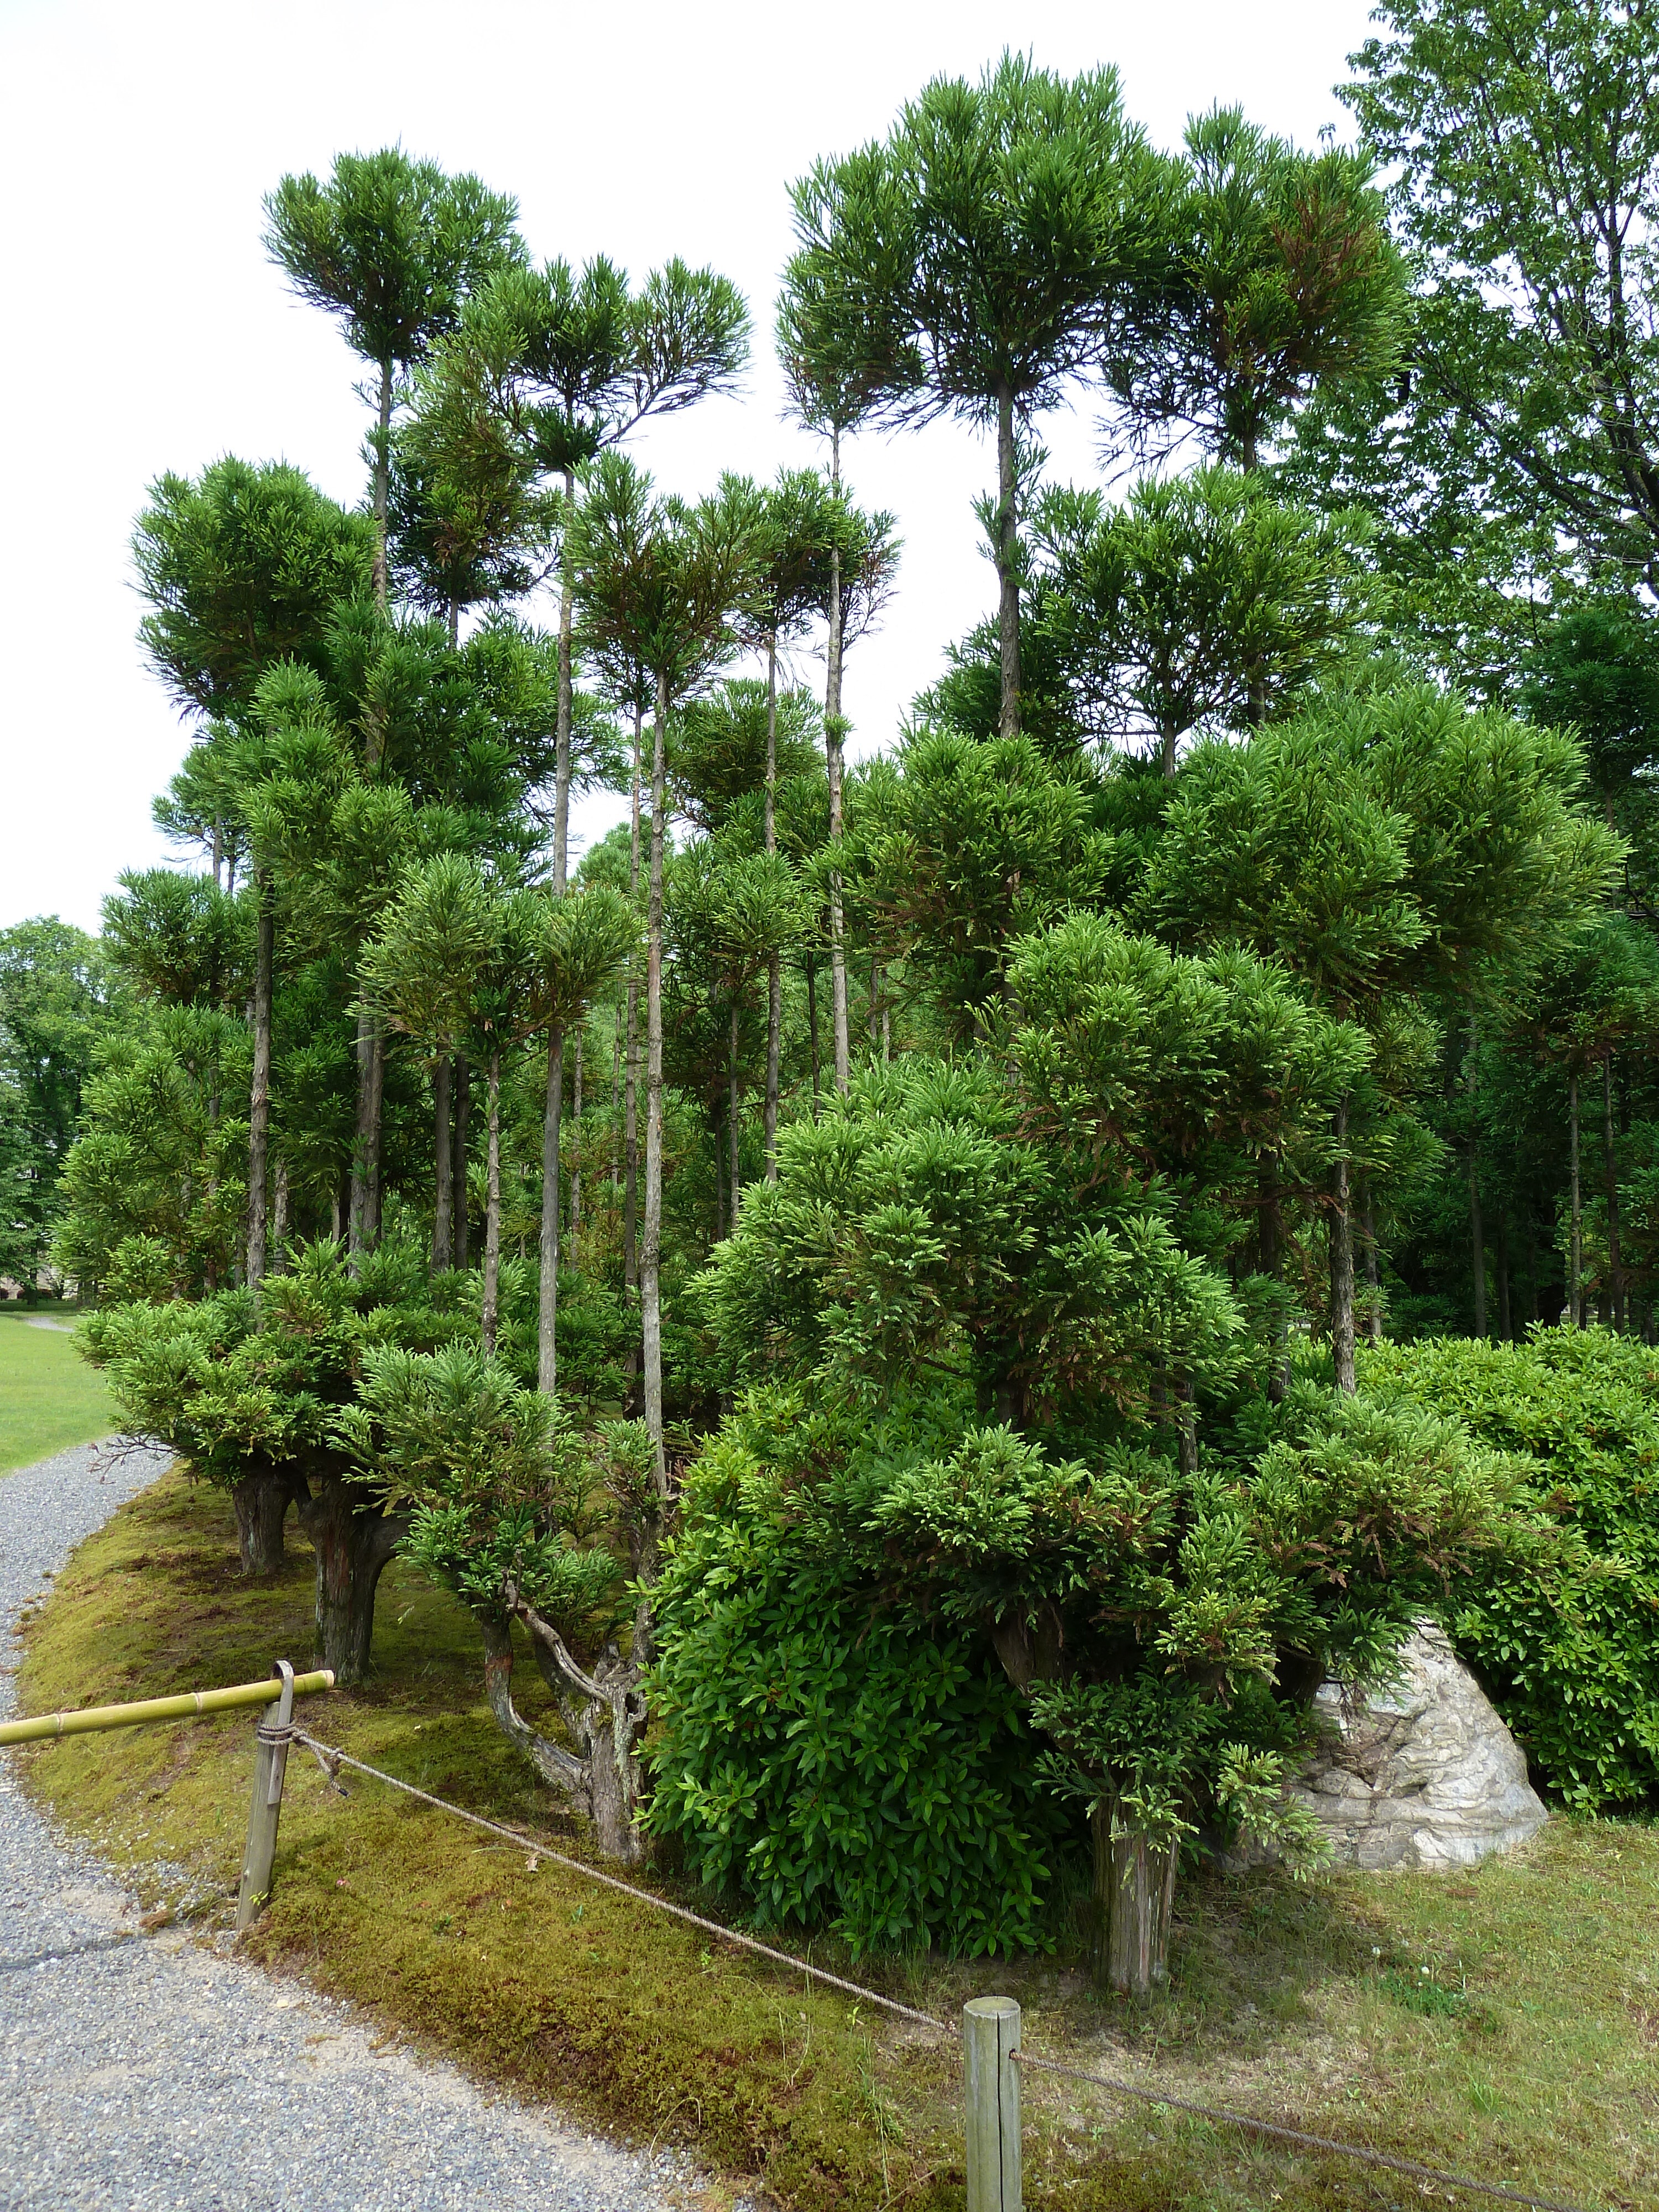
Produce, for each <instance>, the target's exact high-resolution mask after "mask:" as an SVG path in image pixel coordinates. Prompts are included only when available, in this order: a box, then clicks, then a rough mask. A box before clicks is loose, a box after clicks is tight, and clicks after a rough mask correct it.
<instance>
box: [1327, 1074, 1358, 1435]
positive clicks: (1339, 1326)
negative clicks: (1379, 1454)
mask: <svg viewBox="0 0 1659 2212" xmlns="http://www.w3.org/2000/svg"><path fill="white" fill-rule="evenodd" d="M1334 1134H1335V1137H1336V1146H1337V1152H1336V1158H1335V1161H1334V1164H1333V1165H1332V1168H1331V1210H1330V1215H1329V1221H1330V1228H1329V1231H1328V1240H1329V1243H1330V1260H1331V1358H1332V1361H1333V1364H1334V1366H1335V1369H1336V1387H1337V1389H1339V1390H1340V1391H1341V1392H1342V1394H1343V1395H1344V1396H1346V1397H1349V1398H1352V1395H1354V1391H1355V1389H1357V1388H1358V1384H1357V1382H1356V1379H1355V1374H1354V1340H1353V1212H1352V1207H1351V1206H1350V1204H1349V1199H1348V1102H1347V1099H1346V1097H1343V1098H1340V1099H1339V1100H1338V1102H1337V1108H1336V1114H1335V1117H1334Z"/></svg>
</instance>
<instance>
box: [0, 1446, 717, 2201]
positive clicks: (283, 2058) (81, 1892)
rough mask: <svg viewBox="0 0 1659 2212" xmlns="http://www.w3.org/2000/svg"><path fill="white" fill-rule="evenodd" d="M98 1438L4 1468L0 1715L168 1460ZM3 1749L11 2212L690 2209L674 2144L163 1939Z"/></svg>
mask: <svg viewBox="0 0 1659 2212" xmlns="http://www.w3.org/2000/svg"><path fill="white" fill-rule="evenodd" d="M97 1457H98V1455H97V1452H96V1450H95V1449H94V1448H93V1447H89V1446H83V1447H81V1448H79V1449H76V1450H74V1451H67V1452H60V1453H59V1454H58V1456H57V1457H56V1458H55V1459H50V1460H46V1461H43V1462H41V1463H40V1465H39V1466H38V1467H33V1468H24V1469H22V1470H21V1471H20V1472H19V1473H17V1474H11V1475H9V1476H7V1477H6V1479H5V1480H3V1481H0V1632H3V1646H0V1667H3V1669H4V1671H3V1672H0V1717H4V1716H7V1715H9V1714H10V1713H11V1712H12V1711H14V1710H15V1701H14V1696H15V1693H14V1688H13V1682H12V1677H11V1669H12V1668H13V1666H14V1665H15V1660H16V1656H17V1654H16V1644H15V1638H14V1636H13V1624H14V1622H15V1619H16V1616H17V1613H18V1612H19V1610H20V1609H21V1607H22V1606H23V1605H24V1604H25V1603H27V1601H28V1600H29V1599H30V1598H31V1597H33V1596H35V1595H38V1594H39V1593H40V1591H41V1590H42V1589H44V1588H45V1587H46V1583H47V1579H48V1577H50V1576H51V1575H52V1573H54V1572H55V1571H57V1570H58V1568H59V1567H60V1566H61V1565H62V1564H63V1561H64V1559H65V1557H66V1556H67V1554H68V1553H69V1552H70V1548H71V1547H72V1546H74V1545H75V1544H76V1542H77V1541H79V1540H80V1539H81V1538H82V1536H84V1535H87V1534H89V1533H90V1532H91V1531H92V1530H93V1529H94V1528H97V1527H98V1526H99V1525H100V1523H101V1522H103V1521H105V1520H106V1518H107V1517H108V1516H109V1515H110V1514H111V1513H112V1512H113V1511H114V1510H115V1508H116V1507H117V1506H118V1504H120V1503H121V1502H122V1501H123V1500H124V1499H125V1498H130V1497H131V1496H133V1495H134V1494H135V1493H136V1492H138V1491H139V1490H142V1489H143V1487H144V1486H145V1485H146V1484H147V1483H149V1482H150V1481H153V1480H155V1476H156V1475H157V1474H159V1473H160V1472H161V1468H162V1466H163V1465H164V1464H165V1462H163V1461H161V1460H158V1459H155V1458H151V1457H148V1456H144V1457H135V1458H130V1459H127V1460H125V1462H120V1463H118V1464H115V1465H112V1466H111V1467H109V1468H107V1470H106V1471H105V1472H103V1473H100V1472H99V1469H98V1465H97ZM137 1911H138V1907H137V1901H136V1900H135V1899H133V1898H131V1896H128V1895H125V1894H124V1893H123V1892H122V1890H121V1889H120V1888H119V1887H118V1885H117V1883H116V1882H115V1881H114V1879H113V1878H112V1875H110V1873H109V1871H108V1869H106V1868H104V1867H102V1866H100V1864H99V1863H97V1862H96V1861H95V1860H94V1859H92V1858H91V1857H88V1855H87V1854H86V1853H85V1852H84V1851H82V1850H78V1849H76V1847H74V1846H73V1845H70V1844H66V1843H65V1842H64V1840H63V1839H62V1838H59V1837H58V1836H57V1835H56V1834H55V1833H54V1832H53V1831H52V1828H51V1826H49V1825H48V1823H47V1822H46V1820H43V1819H42V1817H41V1816H40V1814H39V1813H38V1812H36V1811H35V1809H34V1808H33V1806H32V1805H31V1804H30V1802H28V1800H27V1798H26V1797H25V1796H23V1794H22V1792H21V1790H20V1789H19V1788H18V1786H17V1781H16V1778H15V1774H14V1772H13V1771H12V1768H11V1765H10V1754H9V1753H4V1752H0V2206H3V2207H6V2208H11V2207H27V2208H30V2212H34V2208H41V2212H46V2208H52V2212H56V2208H58V2207H81V2206H96V2207H99V2208H100V2212H101V2209H102V2208H111V2209H112V2212H115V2208H118V2212H161V2208H163V2207H165V2208H167V2212H172V2208H173V2207H183V2206H188V2207H191V2208H196V2207H210V2208H211V2207H222V2208H224V2212H279V2208H280V2212H348V2208H350V2212H358V2209H359V2208H362V2212H368V2209H369V2208H373V2212H381V2208H385V2212H427V2208H432V2212H438V2208H442V2209H443V2212H453V2208H455V2207H458V2206H461V2205H465V2204H467V2203H472V2202H475V2201H476V2202H479V2203H488V2204H489V2206H490V2208H491V2212H520V2208H521V2207H522V2208H524V2212H530V2208H531V2207H532V2206H534V2207H536V2208H538V2212H635V2208H641V2209H642V2208H647V2207H650V2208H657V2207H666V2206H685V2205H689V2204H692V2203H697V2202H698V2201H700V2200H701V2199H702V2184H700V2183H699V2181H698V2179H697V2177H696V2174H695V2173H693V2172H692V2171H691V2170H690V2168H689V2167H688V2166H685V2165H684V2163H683V2162H681V2161H679V2160H676V2159H673V2158H670V2157H665V2156H658V2157H654V2158H651V2157H646V2156H643V2155H641V2154H639V2153H637V2152H632V2151H625V2150H622V2149H619V2148H617V2147H616V2146H615V2145H613V2144H611V2143H607V2142H603V2141H602V2140H600V2139H599V2138H598V2137H595V2136H589V2135H585V2134H582V2133H580V2131H578V2130H576V2129H574V2128H572V2127H569V2126H568V2125H566V2124H562V2122H561V2121H560V2120H559V2119H558V2118H557V2117H556V2115H554V2114H552V2113H549V2112H533V2111H531V2110H528V2109H526V2108H525V2107H523V2106H517V2105H513V2104H510V2103H506V2102H491V2101H489V2100H487V2099H485V2098H484V2097H483V2095H482V2094H481V2093H479V2091H478V2090H477V2088H476V2087H474V2086H473V2085H472V2084H471V2082H470V2081H467V2080H466V2078H465V2076H464V2075H461V2074H459V2073H458V2072H457V2071H456V2070H455V2069H453V2068H452V2067H449V2066H446V2065H441V2064H429V2063H422V2062H421V2061H420V2060H418V2059H417V2058H416V2057H414V2056H412V2055H411V2054H410V2053H409V2052H408V2051H403V2050H399V2049H396V2048H392V2049H379V2050H377V2049H376V2048H375V2042H374V2037H373V2035H372V2033H371V2032H370V2030H369V2029H368V2027H367V2026H366V2025H365V2023H364V2022H363V2021H362V2019H361V2018H360V2017H359V2015H356V2013H355V2012H354V2010H353V2009H352V2008H350V2007H349V2006H347V2005H344V2004H340V2003H337V2002H333V2001H332V2000H330V1999H328V1998H324V1997H319V1996H316V1995H314V1994H313V1992H312V1991H311V1990H308V1989H307V1988H306V1987H304V1986H303V1985H302V1984H297V1983H293V1982H282V1981H275V1980H272V1979H271V1978H269V1977H267V1976H266V1975H264V1974H263V1973H261V1972H258V1970H257V1969H256V1968H254V1967H252V1966H246V1965H244V1964H242V1963H241V1962H240V1960H236V1959H234V1958H232V1957H230V1956H228V1955H225V1954H222V1953H221V1952H219V1951H216V1950H215V1949H214V1948H211V1947H210V1946H209V1945H207V1944H205V1943H204V1942H199V1941H197V1940H194V1939H192V1938H191V1937H188V1936H184V1935H182V1934H180V1933H179V1932H178V1931H177V1930H170V1931H163V1932H161V1933H160V1934H157V1935H155V1936H146V1935H144V1934H143V1933H142V1931H140V1929H138V1927H137Z"/></svg>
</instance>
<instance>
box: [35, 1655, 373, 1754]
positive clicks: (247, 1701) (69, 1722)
mask: <svg viewBox="0 0 1659 2212" xmlns="http://www.w3.org/2000/svg"><path fill="white" fill-rule="evenodd" d="M274 1687H275V1685H274V1684H273V1682H272V1681H271V1679H270V1675H269V1674H267V1675H266V1677H265V1679H264V1681H263V1682H239V1683H237V1684H236V1686H234V1688H233V1689H228V1690H185V1691H184V1692H182V1693H181V1694H180V1695H179V1696H178V1697H176V1698H142V1699H139V1700H138V1702H137V1704H136V1705H88V1706H87V1707H86V1708H85V1710H84V1711H81V1712H77V1713H40V1714H37V1715H36V1717H34V1718H33V1720H27V1721H3V1722H0V1743H35V1742H38V1741H40V1738H41V1737H43V1736H57V1735H97V1734H100V1732H101V1731H102V1730H103V1729H117V1728H131V1727H132V1726H133V1725H134V1723H137V1722H139V1721H182V1720H189V1719H191V1717H193V1716H194V1715H195V1714H197V1713H228V1712H234V1711H235V1710H236V1709H237V1707H238V1706H239V1705H269V1704H270V1699H271V1692H272V1690H273V1689H274ZM333 1687H334V1671H333V1669H332V1668H330V1667H319V1668H318V1669H317V1671H316V1673H315V1674H296V1675H295V1677H294V1689H295V1695H296V1696H299V1695H301V1693H303V1692H307V1691H310V1690H331V1689H332V1688H333Z"/></svg>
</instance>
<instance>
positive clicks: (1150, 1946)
mask: <svg viewBox="0 0 1659 2212" xmlns="http://www.w3.org/2000/svg"><path fill="white" fill-rule="evenodd" d="M1089 1833H1090V1840H1091V1844H1092V1845H1093V1849H1094V1870H1095V1903H1096V1906H1097V1922H1096V1938H1095V1958H1094V1966H1095V1978H1096V1979H1097V1981H1098V1982H1099V1983H1100V1984H1101V1986H1102V1987H1103V1988H1105V1989H1109V1990H1119V1991H1121V1992H1122V1993H1123V1994H1125V1995H1127V1996H1137V1997H1144V1996H1150V1995H1151V1994H1152V1990H1153V1989H1154V1988H1155V1987H1156V1986H1157V1985H1158V1984H1159V1983H1161V1982H1164V1981H1166V1980H1167V1979H1168V1978H1169V1959H1170V1915H1171V1913H1172V1911H1173V1910H1174V1906H1175V1885H1176V1869H1177V1868H1178V1867H1179V1865H1180V1863H1181V1850H1180V1846H1179V1844H1158V1843H1154V1842H1152V1840H1150V1839H1149V1838H1148V1837H1147V1836H1146V1833H1145V1832H1144V1831H1143V1830H1140V1829H1138V1828H1136V1827H1135V1826H1133V1823H1131V1822H1128V1821H1126V1820H1122V1819H1119V1820H1114V1818H1113V1815H1112V1813H1111V1811H1110V1809H1109V1808H1107V1807H1105V1806H1100V1807H1097V1808H1096V1810H1095V1811H1094V1812H1093V1813H1091V1814H1090V1816H1089Z"/></svg>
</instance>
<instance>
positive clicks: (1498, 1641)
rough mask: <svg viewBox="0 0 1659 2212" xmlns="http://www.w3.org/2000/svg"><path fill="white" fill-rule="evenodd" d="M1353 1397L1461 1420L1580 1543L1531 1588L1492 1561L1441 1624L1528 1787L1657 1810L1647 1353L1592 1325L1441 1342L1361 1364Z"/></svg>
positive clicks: (1656, 1430)
mask: <svg viewBox="0 0 1659 2212" xmlns="http://www.w3.org/2000/svg"><path fill="white" fill-rule="evenodd" d="M1360 1381H1361V1388H1362V1389H1363V1390H1364V1391H1365V1392H1367V1393H1368V1394H1370V1395H1374V1396H1379V1397H1383V1398H1394V1399H1399V1398H1404V1399H1407V1400H1408V1401H1412V1402H1413V1403H1415V1404H1417V1405H1419V1406H1422V1407H1426V1408H1428V1409H1429V1410H1431V1411H1432V1412H1435V1413H1442V1414H1446V1415H1450V1416H1453V1417H1455V1419H1458V1420H1461V1421H1462V1423H1463V1424H1464V1425H1465V1426H1466V1427H1468V1429H1469V1430H1470V1431H1472V1432H1473V1433H1474V1436H1475V1437H1478V1438H1479V1439H1480V1442H1482V1443H1486V1444H1489V1445H1493V1446H1496V1447H1497V1448H1498V1449H1501V1450H1503V1451H1505V1452H1511V1453H1516V1454H1518V1455H1522V1457H1524V1458H1525V1459H1526V1460H1528V1461H1529V1462H1531V1463H1532V1466H1533V1468H1534V1473H1533V1475H1532V1477H1531V1487H1532V1489H1533V1492H1534V1498H1535V1501H1536V1503H1537V1504H1538V1505H1539V1506H1540V1507H1541V1508H1542V1509H1543V1510H1545V1511H1547V1512H1548V1513H1550V1514H1552V1515H1553V1516H1554V1517H1555V1518H1556V1520H1557V1521H1558V1522H1560V1523H1561V1524H1562V1525H1563V1526H1564V1527H1565V1528H1567V1529H1569V1530H1570V1531H1571V1532H1574V1533H1576V1534H1577V1536H1578V1537H1579V1539H1580V1540H1581V1541H1582V1556H1581V1558H1580V1560H1579V1564H1578V1565H1577V1570H1576V1571H1572V1572H1571V1573H1570V1574H1569V1576H1568V1577H1567V1579H1566V1581H1565V1584H1564V1585H1563V1584H1555V1585H1553V1586H1552V1587H1550V1588H1545V1587H1544V1586H1542V1585H1541V1583H1539V1582H1538V1581H1537V1580H1536V1578H1535V1577H1532V1576H1531V1575H1529V1574H1528V1573H1526V1572H1525V1571H1523V1570H1522V1569H1519V1568H1517V1567H1516V1565H1513V1564H1510V1565H1506V1564H1505V1563H1504V1561H1503V1560H1501V1559H1492V1560H1491V1561H1490V1562H1486V1563H1483V1564H1482V1565H1480V1567H1478V1568H1477V1569H1476V1571H1474V1573H1473V1574H1472V1575H1471V1576H1470V1577H1468V1578H1467V1579H1460V1580H1459V1581H1458V1583H1456V1585H1455V1589H1454V1590H1453V1592H1452V1594H1451V1601H1450V1604H1449V1608H1448V1611H1447V1615H1446V1625H1447V1627H1448V1628H1449V1631H1450V1632H1451V1635H1452V1637H1453V1638H1454V1640H1455V1643H1456V1644H1457V1646H1458V1648H1459V1650H1461V1651H1462V1653H1463V1655H1464V1656H1465V1657H1466V1658H1467V1659H1468V1661H1469V1662H1470V1663H1471V1664H1472V1665H1473V1666H1474V1668H1476V1670H1477V1671H1478V1673H1479V1674H1480V1677H1481V1680H1483V1682H1484V1683H1485V1685H1486V1688H1487V1690H1488V1692H1489V1693H1490V1694H1491V1695H1492V1699H1494V1701H1495V1703H1496V1704H1497V1705H1498V1709H1499V1711H1501V1712H1502V1713H1503V1715H1504V1719H1505V1720H1506V1721H1507V1722H1508V1723H1509V1724H1510V1727H1511V1728H1512V1729H1514V1731H1515V1733H1516V1735H1517V1737H1519V1739H1520V1741H1521V1742H1522V1744H1523V1745H1524V1747H1525V1748H1526V1752H1527V1755H1528V1759H1529V1760H1530V1761H1531V1763H1532V1765H1533V1767H1534V1771H1535V1772H1536V1774H1537V1775H1538V1777H1539V1778H1541V1780H1542V1781H1543V1782H1544V1783H1546V1784H1547V1785H1548V1786H1549V1788H1550V1789H1551V1790H1553V1791H1554V1792H1555V1793H1556V1794H1557V1795H1558V1796H1559V1797H1560V1799H1561V1800H1562V1802H1564V1803H1565V1804H1566V1805H1568V1806H1571V1808H1573V1809H1574V1810H1576V1811H1579V1812H1586V1813H1595V1812H1601V1811H1607V1812H1611V1811H1613V1810H1616V1809H1619V1808H1625V1809H1630V1808H1639V1807H1642V1806H1644V1805H1652V1804H1653V1803H1654V1802H1656V1800H1659V1352H1655V1351H1654V1350H1652V1349H1651V1348H1650V1346H1646V1345H1644V1344H1641V1343H1638V1342H1637V1341H1635V1340H1633V1339H1632V1338H1629V1337H1622V1336H1615V1335H1613V1334H1612V1333H1611V1332H1610V1331H1608V1330H1606V1329H1601V1328H1588V1329H1574V1328H1539V1329H1534V1331H1533V1333H1532V1334H1531V1336H1530V1337H1529V1338H1528V1340H1527V1342H1526V1343H1524V1344H1486V1343H1483V1342H1480V1341H1478V1340H1469V1339H1468V1338H1456V1337H1442V1338H1435V1339H1429V1340H1424V1341H1422V1342H1419V1343H1416V1344H1395V1345H1387V1346H1381V1347H1379V1348H1377V1349H1376V1350H1374V1351H1370V1352H1367V1353H1365V1354H1364V1358H1363V1360H1362V1364H1361V1376H1360Z"/></svg>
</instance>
